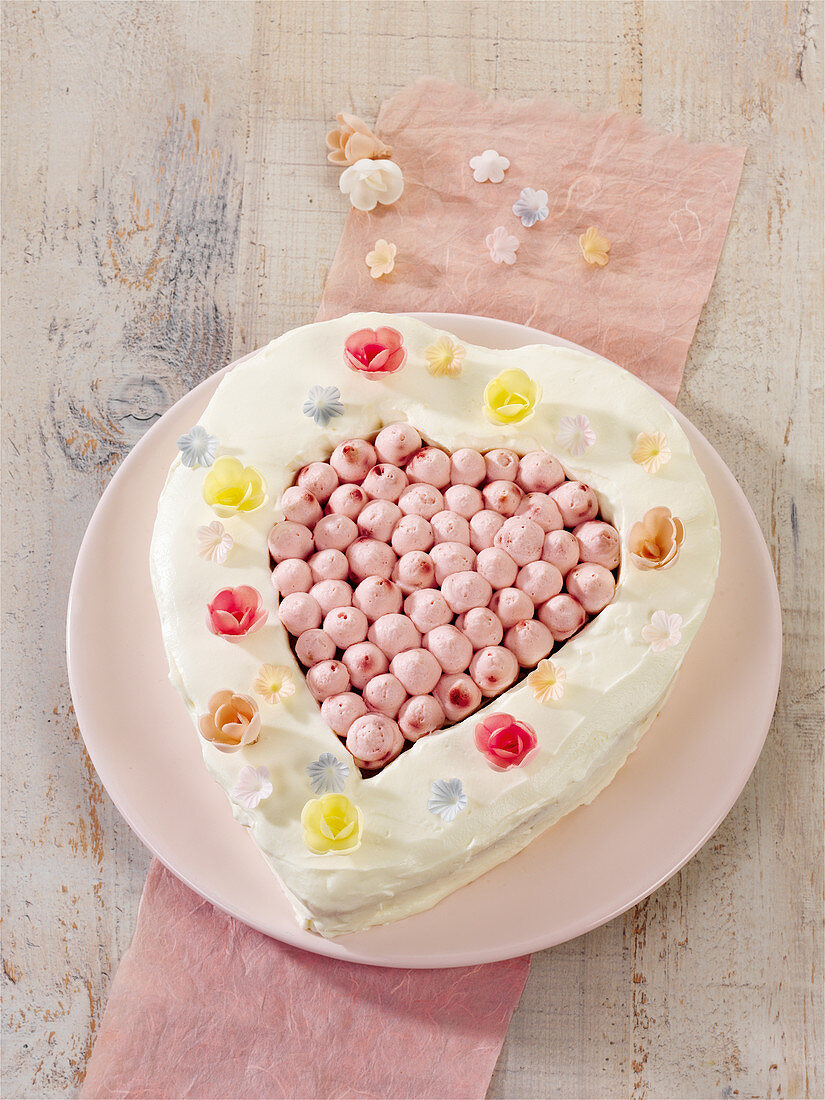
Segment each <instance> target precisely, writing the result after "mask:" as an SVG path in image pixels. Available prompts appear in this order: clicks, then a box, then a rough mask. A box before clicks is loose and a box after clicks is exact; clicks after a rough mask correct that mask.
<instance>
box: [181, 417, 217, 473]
mask: <svg viewBox="0 0 825 1100" xmlns="http://www.w3.org/2000/svg"><path fill="white" fill-rule="evenodd" d="M219 446H220V442H219V441H218V440H217V439H216V438H215V436H214V435H210V434H209V432H208V431H207V430H206V428H202V427H201V426H200V424H196V425H195V427H194V428H190V430H189V431H188V432H187V433H186V435H182V436H181V437H180V438H179V439H178V450H179V451H180V460H181V462H182V463H183V464H184V466H188V467H189V469H190V470H191V469H194V467H196V466H211V465H212V463H213V462H214V461H215V456H216V455H217V453H218V447H219Z"/></svg>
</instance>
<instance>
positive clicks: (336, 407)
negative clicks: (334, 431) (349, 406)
mask: <svg viewBox="0 0 825 1100" xmlns="http://www.w3.org/2000/svg"><path fill="white" fill-rule="evenodd" d="M301 411H302V412H303V414H304V416H311V417H312V419H313V420H314V421H315V423H316V424H317V425H318V427H319V428H325V427H326V426H327V424H329V422H330V420H332V419H333V417H335V416H343V415H344V406H343V404H342V402H341V391H340V390H339V389H338V387H337V386H311V387H310V390H309V393H308V394H307V399H306V401H305V402H304V404H303V406H302V407H301Z"/></svg>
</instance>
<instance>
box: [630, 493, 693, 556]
mask: <svg viewBox="0 0 825 1100" xmlns="http://www.w3.org/2000/svg"><path fill="white" fill-rule="evenodd" d="M684 541H685V527H684V524H683V523H682V521H681V520H680V519H677V517H676V516H674V515H671V512H670V509H669V508H664V507H659V508H649V509H648V510H647V512H645V514H644V515H643V516H642V519H641V521H639V522H638V523H634V524H633V526H632V527H631V528H630V532H629V534H628V536H627V545H628V547H629V549H630V560H631V561H632V562H633V564H634V565H635V566H636V568H637V569H667V568H669V567H670V566H671V565H675V563H676V559H677V558H678V557H679V551H680V550H681V549H682V543H683V542H684Z"/></svg>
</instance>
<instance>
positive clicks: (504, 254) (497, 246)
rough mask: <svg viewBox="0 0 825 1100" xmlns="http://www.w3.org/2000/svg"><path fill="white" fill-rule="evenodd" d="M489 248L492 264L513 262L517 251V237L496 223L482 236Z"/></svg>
mask: <svg viewBox="0 0 825 1100" xmlns="http://www.w3.org/2000/svg"><path fill="white" fill-rule="evenodd" d="M484 243H485V244H486V245H487V247H488V249H489V250H490V259H491V260H492V261H493V263H494V264H514V263H515V262H516V253H517V252H518V246H519V239H518V237H513V236H512V235H511V234H510V233H508V232H507V230H506V229H505V228H504V226H503V225H498V226H496V228H495V229H494V230H493V232H492V233H488V235H487V236H486V237H485V238H484Z"/></svg>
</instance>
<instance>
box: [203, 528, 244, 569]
mask: <svg viewBox="0 0 825 1100" xmlns="http://www.w3.org/2000/svg"><path fill="white" fill-rule="evenodd" d="M195 534H196V536H197V540H198V557H200V558H205V559H206V561H214V562H216V563H217V564H218V565H223V563H224V562H225V561H226V559H227V558H228V557H229V553H230V551H231V549H232V547H233V546H234V545H235V540H234V539H233V538H232V536H231V535H230V534H229V532H228V531H227V530H226V528H225V527H224V525H223V524H222V523H221V522H220V520H217V519H215V520H213V521H212V522H211V523H205V524H204V525H203V526H202V527H199V528H198V529H197V531H196V532H195Z"/></svg>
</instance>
